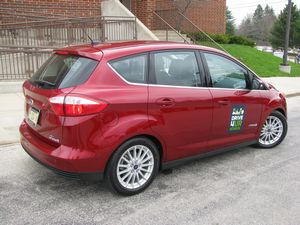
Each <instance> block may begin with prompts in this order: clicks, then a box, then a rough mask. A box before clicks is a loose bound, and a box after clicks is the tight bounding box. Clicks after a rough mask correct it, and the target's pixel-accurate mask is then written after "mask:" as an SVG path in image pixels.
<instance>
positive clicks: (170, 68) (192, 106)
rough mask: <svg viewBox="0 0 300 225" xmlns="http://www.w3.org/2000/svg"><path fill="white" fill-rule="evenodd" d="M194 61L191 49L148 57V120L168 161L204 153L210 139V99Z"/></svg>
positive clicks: (197, 64)
mask: <svg viewBox="0 0 300 225" xmlns="http://www.w3.org/2000/svg"><path fill="white" fill-rule="evenodd" d="M197 54H198V55H197ZM197 56H198V57H197ZM197 58H200V55H199V53H198V52H196V51H191V50H178V51H176V50H172V51H171V50H170V51H160V52H153V53H151V54H150V59H151V63H150V64H151V66H150V71H149V75H150V77H149V78H150V82H149V83H150V85H149V99H148V115H149V121H150V125H151V128H152V130H153V132H155V133H156V134H157V135H159V136H160V137H161V138H162V139H163V140H164V142H165V146H167V158H168V160H174V159H179V158H182V157H187V156H192V155H195V154H199V153H201V152H203V151H205V150H206V147H207V143H206V142H207V140H208V138H209V137H210V132H211V123H212V109H213V108H212V107H213V103H212V96H211V93H210V91H209V90H208V88H207V87H205V81H204V71H203V67H202V65H201V64H199V60H198V61H197Z"/></svg>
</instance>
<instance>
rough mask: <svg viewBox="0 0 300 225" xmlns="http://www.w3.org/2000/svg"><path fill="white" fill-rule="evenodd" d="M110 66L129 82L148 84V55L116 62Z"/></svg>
mask: <svg viewBox="0 0 300 225" xmlns="http://www.w3.org/2000/svg"><path fill="white" fill-rule="evenodd" d="M110 65H111V66H112V67H113V68H114V69H115V70H116V71H117V72H118V73H119V74H120V75H121V76H122V77H123V78H124V79H125V80H127V81H129V82H132V83H146V69H147V55H138V56H132V57H126V58H123V59H118V60H114V61H113V62H111V63H110Z"/></svg>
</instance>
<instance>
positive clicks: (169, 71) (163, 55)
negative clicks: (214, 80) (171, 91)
mask: <svg viewBox="0 0 300 225" xmlns="http://www.w3.org/2000/svg"><path fill="white" fill-rule="evenodd" d="M153 55H154V57H153V58H154V76H155V83H156V84H161V85H173V86H187V87H198V86H201V81H200V76H199V68H198V64H197V60H196V55H195V53H194V52H184V51H180V52H171V51H166V52H159V53H154V54H153Z"/></svg>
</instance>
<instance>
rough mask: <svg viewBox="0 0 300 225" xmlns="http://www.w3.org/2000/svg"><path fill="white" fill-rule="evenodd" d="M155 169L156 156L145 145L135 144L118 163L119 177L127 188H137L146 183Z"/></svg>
mask: <svg viewBox="0 0 300 225" xmlns="http://www.w3.org/2000/svg"><path fill="white" fill-rule="evenodd" d="M153 169H154V156H153V154H152V152H151V150H150V149H149V148H148V147H146V146H144V145H135V146H132V147H130V148H129V149H127V150H126V151H125V152H124V153H123V155H122V156H121V158H120V160H119V162H118V165H117V178H118V181H119V182H120V184H121V185H122V186H123V187H125V188H127V189H136V188H139V187H141V186H142V185H144V184H145V183H146V182H147V181H148V180H149V179H150V177H151V175H152V172H153Z"/></svg>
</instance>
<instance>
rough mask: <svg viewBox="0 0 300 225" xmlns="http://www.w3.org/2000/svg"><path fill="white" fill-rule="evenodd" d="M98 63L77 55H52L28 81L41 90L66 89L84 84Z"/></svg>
mask: <svg viewBox="0 0 300 225" xmlns="http://www.w3.org/2000/svg"><path fill="white" fill-rule="evenodd" d="M97 64H98V61H96V60H93V59H89V58H84V57H81V56H77V55H59V54H53V55H52V56H51V57H50V58H49V59H48V60H47V61H46V62H45V63H44V64H43V66H42V67H41V68H40V69H39V70H38V71H37V72H36V73H35V74H34V75H33V76H32V78H31V79H30V80H29V81H30V82H31V83H33V84H36V85H39V86H40V87H43V88H48V89H51V88H67V87H73V86H77V85H79V84H82V83H84V82H85V81H86V80H87V79H88V78H89V76H90V75H91V73H92V72H93V71H94V69H95V68H96V66H97Z"/></svg>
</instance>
